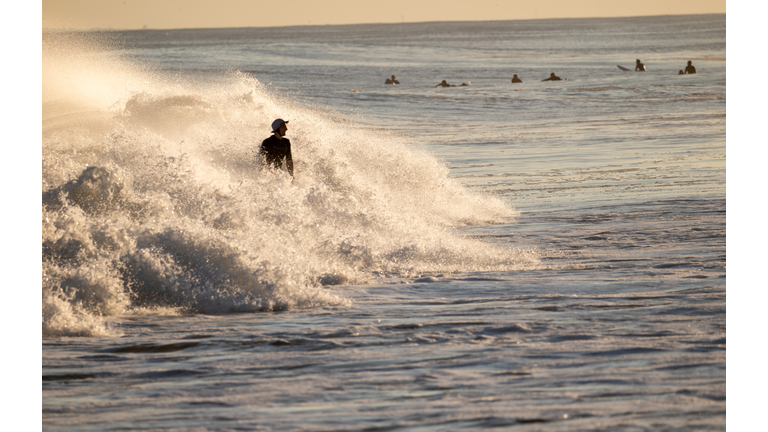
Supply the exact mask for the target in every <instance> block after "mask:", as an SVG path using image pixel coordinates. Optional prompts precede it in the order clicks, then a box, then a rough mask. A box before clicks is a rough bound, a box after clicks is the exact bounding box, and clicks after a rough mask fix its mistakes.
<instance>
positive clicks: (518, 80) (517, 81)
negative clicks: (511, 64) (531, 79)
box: [512, 74, 523, 83]
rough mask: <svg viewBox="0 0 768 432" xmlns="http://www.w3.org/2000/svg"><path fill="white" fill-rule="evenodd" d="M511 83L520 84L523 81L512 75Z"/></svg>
mask: <svg viewBox="0 0 768 432" xmlns="http://www.w3.org/2000/svg"><path fill="white" fill-rule="evenodd" d="M512 82H513V83H521V82H523V80H521V79H520V78H519V77H518V76H517V74H514V75H512Z"/></svg>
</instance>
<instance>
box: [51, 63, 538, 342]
mask: <svg viewBox="0 0 768 432" xmlns="http://www.w3.org/2000/svg"><path fill="white" fill-rule="evenodd" d="M44 57H45V52H44ZM44 63H45V62H44ZM67 66H68V68H69V69H68V73H69V74H73V73H76V72H77V68H76V66H75V65H72V64H67ZM129 66H130V65H129ZM124 69H125V68H124ZM128 70H130V68H128ZM49 72H50V71H49ZM83 73H85V72H83ZM88 73H93V72H92V70H89V72H88ZM123 73H127V72H125V70H124V71H123ZM136 73H137V74H138V72H136ZM142 73H144V74H145V75H142V79H143V80H145V81H141V82H144V83H148V84H135V85H133V86H129V87H128V88H124V87H121V86H120V85H118V84H117V83H115V84H114V88H111V89H110V92H107V93H108V94H110V95H111V96H112V98H113V99H108V98H106V99H105V97H104V94H103V93H100V94H99V98H97V99H95V98H93V97H91V96H90V95H89V94H87V93H85V92H83V93H82V94H78V93H77V92H76V91H74V90H72V89H69V90H68V91H67V92H65V93H55V92H54V93H55V94H52V95H48V96H50V97H48V98H46V97H44V101H46V100H47V101H46V102H45V103H44V104H43V111H44V114H43V118H44V121H43V130H44V134H43V161H42V162H43V190H42V226H43V228H42V232H43V235H42V252H43V323H44V324H43V335H44V336H49V337H56V336H64V335H70V336H71V335H75V336H101V335H109V334H115V332H116V330H115V329H113V328H110V325H109V321H108V320H105V319H104V317H109V316H117V315H122V314H130V313H152V312H151V311H153V310H155V311H162V312H163V313H230V312H255V311H272V310H286V309H292V308H311V307H320V306H344V305H347V304H349V302H348V300H347V299H345V298H343V297H342V296H340V295H337V294H335V293H334V290H333V288H332V285H335V284H359V283H366V282H368V281H371V280H373V279H376V278H381V277H388V276H395V277H408V278H426V277H430V275H440V274H443V273H449V272H461V271H478V270H492V269H498V270H502V269H503V270H509V269H514V268H519V267H524V266H529V265H533V264H535V263H536V261H537V260H536V257H535V256H534V255H532V254H531V253H524V252H520V251H515V250H510V249H505V248H500V247H495V246H492V245H490V244H487V243H483V242H482V241H479V240H474V239H469V238H464V237H462V236H460V235H459V234H457V233H456V232H455V230H454V227H456V226H462V225H468V224H489V223H498V222H504V221H509V219H510V218H511V217H513V216H514V215H515V214H516V213H515V212H514V211H513V210H511V209H509V208H508V207H507V206H505V205H504V204H503V203H502V202H501V201H499V200H497V199H495V198H491V197H488V196H483V195H479V194H476V193H470V192H469V191H468V190H466V189H465V188H464V187H462V186H461V185H460V184H458V183H457V182H455V181H453V180H452V179H450V178H449V177H448V173H447V168H446V167H445V166H444V165H443V164H441V163H440V162H438V161H437V160H436V159H435V158H434V157H432V156H431V155H429V154H427V153H426V152H423V151H420V150H418V149H414V148H411V147H407V146H406V145H405V143H403V142H402V141H400V140H398V139H395V138H392V137H388V136H382V135H380V134H375V133H373V132H369V131H366V130H365V129H362V130H361V128H359V127H358V128H355V129H354V131H350V129H349V128H346V127H345V122H344V121H342V120H339V119H337V118H333V117H331V116H329V115H328V114H325V113H321V112H320V111H318V110H315V109H313V108H312V107H307V106H303V105H301V104H300V103H298V102H295V101H289V100H283V99H281V98H280V97H278V96H276V95H274V94H272V93H270V92H269V91H267V90H266V89H265V88H264V87H263V86H262V85H261V83H259V82H258V81H257V80H254V79H252V78H248V77H246V76H243V75H241V74H239V73H237V72H233V73H230V74H228V75H226V76H223V77H219V83H218V84H211V83H201V82H185V83H182V84H178V80H177V83H176V84H174V85H170V84H168V83H167V77H163V76H152V75H151V74H148V73H147V72H142ZM147 74H148V75H147ZM49 75H51V74H50V73H47V74H44V77H45V76H49ZM107 75H109V74H107ZM99 78H100V80H101V82H104V83H106V84H104V85H105V86H107V87H109V85H108V84H109V82H110V79H109V78H110V77H109V76H102V77H99ZM147 80H148V81H147ZM135 81H136V82H139V81H140V80H135ZM222 82H223V83H222ZM50 88H51V86H44V91H45V90H46V89H50ZM75 90H76V89H75ZM105 100H108V101H111V102H105ZM107 103H109V105H106V104H107ZM105 109H106V110H107V111H108V114H105ZM95 111H99V113H100V114H99V115H94V114H93V113H94V112H95ZM276 117H282V118H286V119H289V120H290V121H291V126H292V127H291V130H290V132H289V134H288V135H289V138H290V139H291V141H292V143H293V153H294V160H295V167H296V179H295V180H294V181H292V179H291V178H290V177H289V176H287V175H286V174H285V173H282V172H269V171H261V170H260V169H259V167H258V164H256V163H255V157H256V155H255V150H256V147H257V146H258V143H259V142H260V141H261V140H262V139H264V138H266V137H267V136H268V133H269V130H270V129H269V122H271V120H272V119H273V118H276ZM82 118H87V119H88V121H87V122H85V123H83V122H81V121H79V119H82ZM51 119H53V120H51ZM54 120H55V121H54Z"/></svg>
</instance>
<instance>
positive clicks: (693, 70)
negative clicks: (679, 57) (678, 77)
mask: <svg viewBox="0 0 768 432" xmlns="http://www.w3.org/2000/svg"><path fill="white" fill-rule="evenodd" d="M691 63H692V62H691V61H690V60H688V66H686V67H685V73H687V74H695V73H696V68H695V67H693V64H691Z"/></svg>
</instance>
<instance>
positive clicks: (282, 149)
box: [259, 119, 293, 177]
mask: <svg viewBox="0 0 768 432" xmlns="http://www.w3.org/2000/svg"><path fill="white" fill-rule="evenodd" d="M287 124H288V122H287V121H284V120H283V119H277V120H275V121H273V122H272V133H273V134H274V135H272V136H271V137H269V138H267V139H265V140H264V141H263V142H262V143H261V148H260V149H259V155H260V156H261V160H262V161H263V163H264V164H265V165H266V166H268V167H272V168H275V169H282V168H283V162H285V168H286V169H287V170H288V173H289V174H290V175H291V177H293V157H292V156H291V142H290V141H289V140H288V138H284V136H285V132H287V131H288V126H286V125H287Z"/></svg>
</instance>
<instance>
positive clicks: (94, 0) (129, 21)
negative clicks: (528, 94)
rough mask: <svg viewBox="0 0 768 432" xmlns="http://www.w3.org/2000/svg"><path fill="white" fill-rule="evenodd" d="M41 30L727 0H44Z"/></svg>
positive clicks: (595, 11)
mask: <svg viewBox="0 0 768 432" xmlns="http://www.w3.org/2000/svg"><path fill="white" fill-rule="evenodd" d="M42 12H43V13H42V15H43V17H42V18H43V28H47V29H51V28H71V29H92V28H104V29H109V28H111V29H141V28H144V27H145V26H146V28H150V29H172V28H201V27H272V26H289V25H322V24H357V23H397V22H422V21H487V20H515V19H535V18H581V17H616V16H638V15H679V14H702V13H725V0H675V1H670V0H642V1H629V0H546V1H542V2H537V1H535V0H534V1H525V2H520V1H510V0H439V1H435V0H425V1H420V0H382V1H370V0H325V1H324V0H278V1H262V0H43V4H42Z"/></svg>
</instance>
